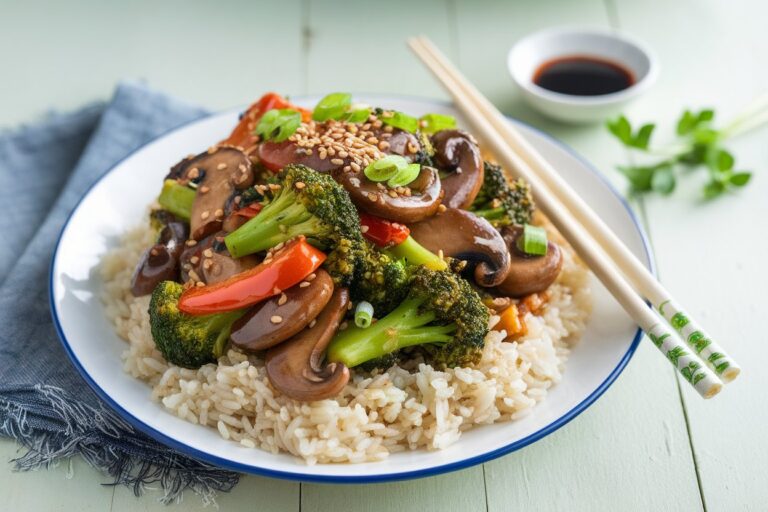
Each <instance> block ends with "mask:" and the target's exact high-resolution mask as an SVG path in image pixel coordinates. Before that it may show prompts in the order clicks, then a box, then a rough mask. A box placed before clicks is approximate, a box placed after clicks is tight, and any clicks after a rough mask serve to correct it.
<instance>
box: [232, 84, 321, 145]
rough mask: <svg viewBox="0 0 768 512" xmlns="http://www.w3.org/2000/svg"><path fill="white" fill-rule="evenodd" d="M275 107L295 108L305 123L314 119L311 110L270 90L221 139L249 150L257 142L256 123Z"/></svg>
mask: <svg viewBox="0 0 768 512" xmlns="http://www.w3.org/2000/svg"><path fill="white" fill-rule="evenodd" d="M274 108H276V109H283V108H289V109H291V110H295V111H297V112H299V113H300V114H301V120H302V121H303V122H305V123H306V122H308V121H309V120H310V119H312V112H311V111H309V110H307V109H304V108H301V107H297V106H296V105H294V104H293V103H290V102H288V101H286V99H285V98H283V97H282V96H280V95H279V94H277V93H274V92H269V93H267V94H265V95H264V96H262V97H261V99H259V101H257V102H256V103H254V104H253V105H251V106H250V107H248V110H246V111H245V114H243V117H242V118H241V119H240V122H239V123H238V124H237V126H236V127H235V129H234V130H233V131H232V133H231V134H230V136H229V137H227V138H226V139H224V140H223V141H221V144H226V145H230V146H239V147H241V148H243V149H246V150H248V149H249V148H250V147H251V146H253V145H254V144H256V141H257V137H256V135H254V134H253V131H254V130H255V129H256V125H257V124H258V123H259V120H260V119H261V116H263V115H264V113H265V112H267V111H268V110H272V109H274Z"/></svg>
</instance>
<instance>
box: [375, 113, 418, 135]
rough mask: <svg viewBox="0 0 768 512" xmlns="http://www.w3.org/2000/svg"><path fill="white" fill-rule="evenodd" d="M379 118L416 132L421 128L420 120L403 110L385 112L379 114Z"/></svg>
mask: <svg viewBox="0 0 768 512" xmlns="http://www.w3.org/2000/svg"><path fill="white" fill-rule="evenodd" d="M379 119H381V121H382V122H383V123H385V124H388V125H390V126H392V127H394V128H400V129H401V130H405V131H407V132H411V133H416V130H418V129H419V120H418V119H416V118H415V117H412V116H409V115H408V114H403V113H402V112H396V111H388V112H384V113H382V114H381V115H380V116H379Z"/></svg>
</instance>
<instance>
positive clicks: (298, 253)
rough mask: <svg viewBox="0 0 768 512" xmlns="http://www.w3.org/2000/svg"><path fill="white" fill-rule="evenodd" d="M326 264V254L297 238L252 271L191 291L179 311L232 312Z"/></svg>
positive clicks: (295, 282)
mask: <svg viewBox="0 0 768 512" xmlns="http://www.w3.org/2000/svg"><path fill="white" fill-rule="evenodd" d="M323 261H325V254H323V253H322V252H321V251H319V250H318V249H315V248H314V247H312V246H311V245H309V243H308V242H307V240H306V239H305V238H304V237H300V238H297V239H295V240H293V241H291V242H289V243H288V244H286V245H285V247H283V248H282V249H280V250H279V251H278V252H277V253H276V254H274V255H273V256H272V258H270V260H269V261H265V262H262V263H260V264H259V265H256V266H255V267H253V268H251V269H249V270H246V271H245V272H241V273H239V274H237V275H234V276H232V277H230V278H229V279H227V280H225V281H222V282H220V283H216V284H212V285H209V286H201V287H195V288H190V289H188V290H186V291H184V293H182V294H181V297H180V298H179V309H180V310H181V311H183V312H184V313H189V314H190V315H207V314H209V313H221V312H224V311H234V310H236V309H240V308H244V307H247V306H251V305H253V304H256V303H257V302H261V301H263V300H266V299H268V298H270V297H272V296H274V295H276V294H278V293H281V291H282V290H287V289H288V288H290V287H291V286H294V285H296V284H298V283H299V282H301V281H302V280H303V279H304V278H305V277H307V276H308V275H309V274H311V273H312V272H314V271H315V270H317V268H318V267H319V266H320V264H321V263H323Z"/></svg>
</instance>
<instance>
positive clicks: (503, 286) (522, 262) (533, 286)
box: [496, 226, 563, 297]
mask: <svg viewBox="0 0 768 512" xmlns="http://www.w3.org/2000/svg"><path fill="white" fill-rule="evenodd" d="M522 232H523V228H521V227H520V226H504V227H503V228H502V229H501V234H502V236H503V237H504V242H505V244H506V245H507V247H508V248H509V253H510V256H511V264H510V270H509V275H507V278H506V279H504V281H502V282H501V283H500V284H499V285H498V286H497V287H496V290H498V291H499V293H501V294H503V295H508V296H511V297H523V296H525V295H529V294H531V293H537V292H542V291H544V290H546V289H547V288H549V286H550V285H551V284H552V283H554V282H555V279H557V276H558V275H559V274H560V269H562V267H563V255H562V251H561V250H560V247H558V245H557V244H555V243H553V242H549V243H548V244H547V254H545V255H544V256H531V255H530V254H525V253H524V252H522V251H521V250H520V249H518V248H517V239H518V237H519V236H520V235H521V234H522Z"/></svg>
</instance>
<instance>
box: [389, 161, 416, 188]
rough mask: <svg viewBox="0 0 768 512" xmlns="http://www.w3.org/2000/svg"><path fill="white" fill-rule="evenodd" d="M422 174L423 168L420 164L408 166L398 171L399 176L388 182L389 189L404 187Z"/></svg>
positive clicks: (396, 175)
mask: <svg viewBox="0 0 768 512" xmlns="http://www.w3.org/2000/svg"><path fill="white" fill-rule="evenodd" d="M420 172H421V166H420V165H419V164H408V165H406V166H405V167H403V168H401V169H398V171H397V174H395V175H394V176H392V177H391V178H389V180H387V186H388V187H389V188H397V187H404V186H406V185H407V184H409V183H410V182H412V181H413V180H415V179H416V178H417V177H418V176H419V173H420Z"/></svg>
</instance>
